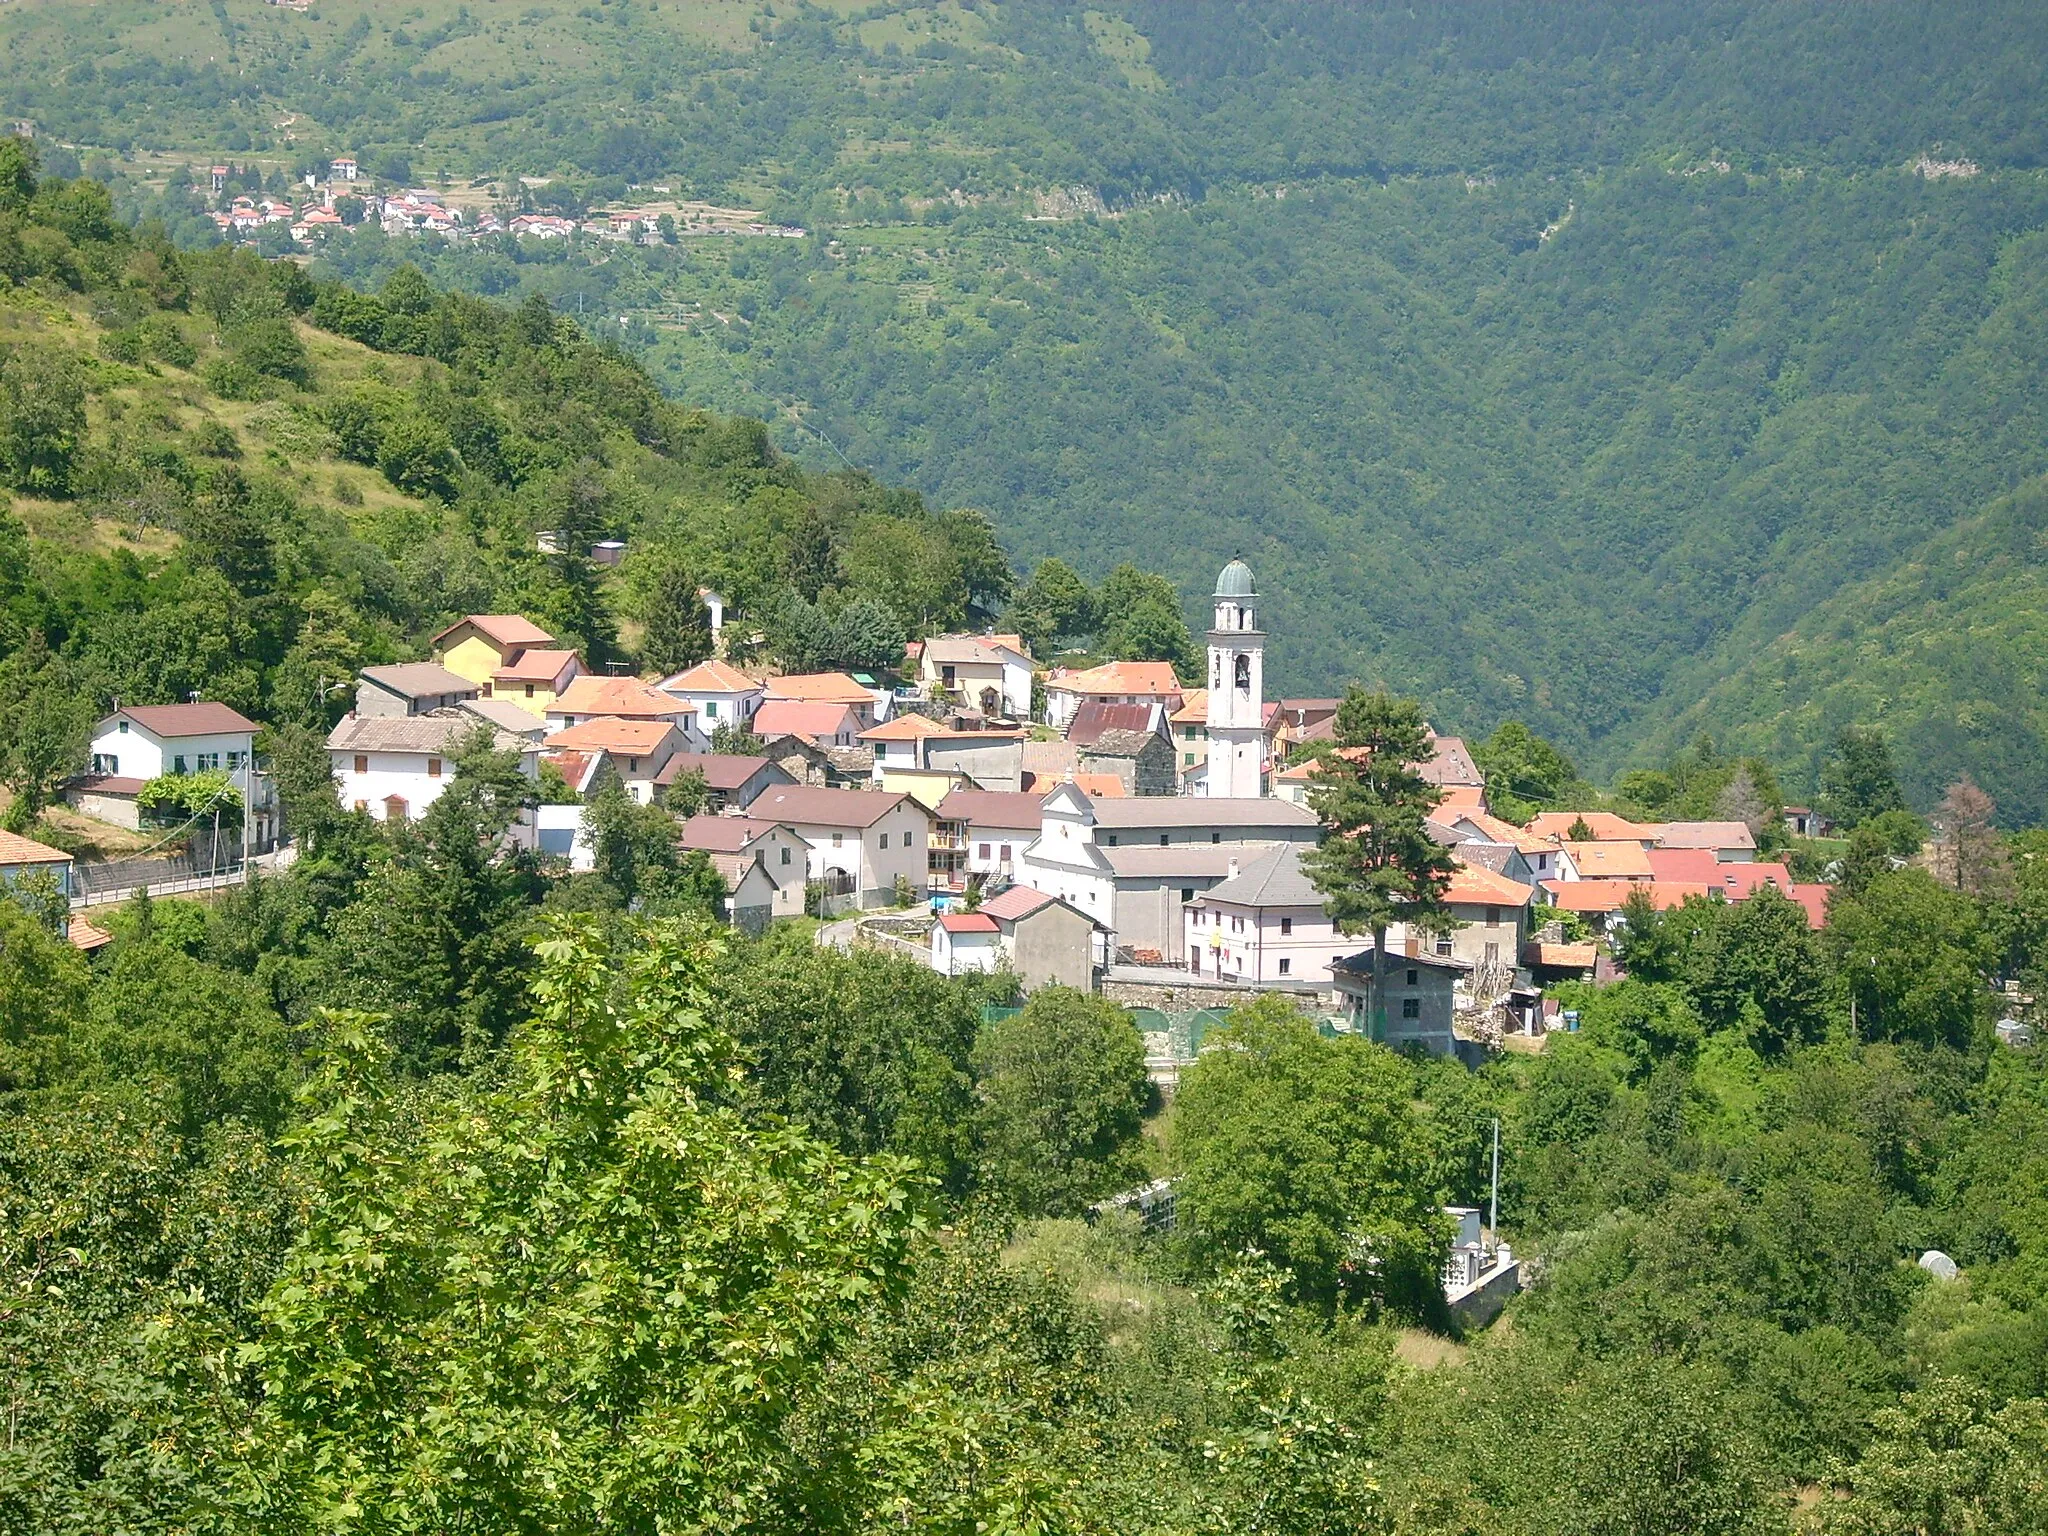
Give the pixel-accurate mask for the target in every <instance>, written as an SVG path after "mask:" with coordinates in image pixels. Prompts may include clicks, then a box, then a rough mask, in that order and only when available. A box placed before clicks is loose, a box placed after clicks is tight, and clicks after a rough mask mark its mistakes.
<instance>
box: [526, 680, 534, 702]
mask: <svg viewBox="0 0 2048 1536" xmlns="http://www.w3.org/2000/svg"><path fill="white" fill-rule="evenodd" d="M526 696H527V697H528V698H529V699H530V698H532V697H533V684H531V683H528V684H527V685H526Z"/></svg>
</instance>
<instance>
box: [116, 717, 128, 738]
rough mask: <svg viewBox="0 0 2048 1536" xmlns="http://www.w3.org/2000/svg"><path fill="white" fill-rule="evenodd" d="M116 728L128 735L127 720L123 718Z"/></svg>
mask: <svg viewBox="0 0 2048 1536" xmlns="http://www.w3.org/2000/svg"><path fill="white" fill-rule="evenodd" d="M115 729H116V730H118V731H119V732H120V733H121V734H122V735H123V736H126V735H127V734H128V722H127V721H126V720H123V721H122V722H121V723H120V724H119V725H118V726H116V727H115Z"/></svg>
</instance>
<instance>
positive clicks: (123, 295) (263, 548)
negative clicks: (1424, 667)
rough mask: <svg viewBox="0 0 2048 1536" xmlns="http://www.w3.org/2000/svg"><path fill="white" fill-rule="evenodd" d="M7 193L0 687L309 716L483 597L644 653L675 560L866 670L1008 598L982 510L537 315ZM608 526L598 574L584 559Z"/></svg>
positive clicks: (672, 581) (662, 663)
mask: <svg viewBox="0 0 2048 1536" xmlns="http://www.w3.org/2000/svg"><path fill="white" fill-rule="evenodd" d="M17 146H18V141H15V140H0V182H5V181H7V179H8V177H7V174H5V173H10V172H13V171H18V170H19V167H20V164H21V162H20V159H19V155H18V149H17ZM10 153H12V154H14V156H15V158H14V160H13V163H12V165H11V166H10V164H9V163H8V161H7V159H6V156H7V155H9V154H10ZM29 185H30V186H31V188H32V196H30V197H29V198H27V199H20V198H18V197H17V198H16V202H17V203H18V204H20V206H17V207H15V208H12V209H8V208H6V207H4V206H0V234H4V235H5V236H6V239H7V241H8V242H10V244H8V245H7V246H5V247H4V248H0V256H6V255H7V254H8V252H9V251H10V250H11V251H12V252H13V253H14V254H13V255H12V256H10V257H9V258H8V259H9V260H10V261H14V262H15V263H16V266H17V267H18V266H20V265H26V266H28V267H30V268H32V269H33V270H34V275H31V276H28V277H27V278H26V279H25V280H23V281H19V282H11V283H9V284H8V285H6V286H5V287H0V483H4V484H5V485H6V487H7V488H8V498H7V510H4V511H0V702H4V705H5V707H7V708H13V709H23V710H26V709H27V708H28V707H29V705H28V702H26V701H30V700H36V699H44V698H46V697H47V694H48V690H47V689H46V688H45V685H54V687H55V691H56V692H57V693H59V694H61V696H62V697H63V698H65V699H67V700H70V701H73V702H74V703H76V704H77V705H78V707H80V708H85V707H90V706H91V705H94V704H97V705H104V704H105V703H106V701H107V700H109V699H111V698H114V697H116V696H118V697H120V698H122V699H125V700H127V701H128V702H130V703H154V702H167V701H172V700H178V699H182V698H184V697H186V696H187V695H188V694H190V693H193V692H199V693H203V694H205V695H206V696H208V697H212V698H218V699H222V700H224V701H226V702H228V703H230V704H233V705H235V706H237V707H239V708H242V709H244V710H247V711H249V712H251V713H252V714H255V715H256V716H258V717H259V718H262V719H264V720H266V721H269V722H272V723H276V724H280V725H285V724H300V725H308V726H319V725H322V724H323V723H324V722H326V721H328V720H331V719H332V718H333V717H334V716H335V715H336V714H337V713H338V712H339V711H340V710H341V709H343V708H345V707H346V701H347V688H346V686H345V685H346V683H347V681H348V680H349V679H350V678H352V677H353V675H354V673H355V671H356V670H357V669H358V668H359V667H360V666H362V665H364V664H365V663H373V662H379V661H390V660H397V659H401V658H404V657H408V656H413V655H418V654H422V653H423V649H424V645H425V642H426V640H427V637H428V636H429V635H431V634H432V633H433V632H434V631H435V630H436V629H438V628H440V627H441V626H442V625H443V624H445V623H446V622H447V621H448V620H449V619H451V618H452V617H454V616H457V615H460V614H463V613H472V612H485V611H490V612H500V611H514V612H522V613H527V614H530V615H531V616H533V617H534V618H536V619H538V620H539V621H540V622H542V623H543V624H545V625H547V626H548V627H549V628H550V629H552V630H553V631H554V632H555V633H556V634H557V635H559V636H561V637H562V638H563V639H564V640H565V641H567V642H570V643H573V644H574V645H576V646H577V647H578V648H579V649H581V650H582V651H583V652H584V654H585V655H586V657H587V658H588V659H589V661H590V662H591V663H592V664H593V665H597V666H605V665H607V664H610V663H614V662H618V663H625V664H631V665H638V666H642V667H654V668H667V667H671V666H677V665H681V664H683V663H684V662H687V661H689V660H693V659H695V658H696V655H697V654H701V653H702V651H703V650H704V649H705V648H707V647H708V644H709V636H708V632H707V631H706V629H705V628H704V620H703V616H702V613H701V606H700V605H695V597H694V594H695V592H696V589H697V586H698V584H699V583H708V584H713V585H715V586H717V587H718V588H719V589H720V590H721V591H723V592H725V593H726V594H727V596H728V597H729V598H730V599H731V600H732V601H733V602H734V603H736V604H737V605H738V608H739V610H740V612H741V613H743V614H744V615H746V616H747V618H748V619H749V620H751V622H752V623H754V624H758V625H760V626H761V628H762V630H763V631H764V632H765V639H764V640H763V641H762V642H760V643H761V644H763V645H764V646H765V647H766V648H767V649H768V650H769V651H770V652H771V653H772V654H774V655H775V656H777V657H778V658H779V659H781V660H783V661H785V662H789V663H793V664H796V665H856V666H869V667H872V666H878V665H881V664H884V663H887V662H889V661H891V660H895V659H900V657H901V654H902V645H903V641H904V639H905V638H906V636H907V635H909V634H910V633H912V632H913V630H915V631H916V632H920V633H921V632H923V631H924V630H925V629H927V628H931V627H942V626H946V625H954V624H960V623H963V622H966V621H967V620H968V619H969V618H970V617H971V616H972V615H973V614H975V613H977V612H981V611H983V610H985V609H987V608H989V607H993V606H994V605H995V604H996V603H998V602H999V601H1000V600H1001V598H1002V597H1003V596H1004V595H1005V594H1006V593H1007V592H1008V590H1009V573H1008V570H1007V568H1006V566H1005V565H1004V562H1003V559H1002V555H1001V552H1000V550H999V549H998V548H997V546H996V544H995V541H994V538H993V534H992V532H991V530H990V529H989V527H988V524H987V523H986V521H985V520H983V519H981V518H980V517H979V516H978V515H976V514H971V513H949V514H944V515H935V514H933V513H931V512H929V511H928V510H927V509H926V507H925V506H924V504H923V503H922V501H921V500H920V499H919V498H918V497H917V495H916V494H915V493H914V492H906V491H901V490H895V489H890V488H887V487H884V486H882V485H881V484H879V483H878V482H876V481H874V480H872V479H871V478H869V477H867V476H865V475H861V474H858V473H853V472H848V471H842V472H840V473H838V474H829V475H827V474H812V473H809V472H806V471H804V470H802V469H801V468H799V467H798V466H796V465H794V464H792V463H790V462H788V461H786V460H783V459H781V458H780V457H778V456H777V455H776V454H775V452H774V451H773V449H772V447H771V446H770V445H769V443H768V442H767V439H766V436H765V434H764V433H763V431H762V428H761V426H760V424H759V423H758V422H748V421H734V420H730V419H726V418H721V417H717V416H714V415H711V414H709V413H706V412H702V411H697V410H692V409H688V408H685V407H681V406H678V405H675V404H673V403H671V402H669V401H667V400H665V399H664V398H663V397H662V396H661V395H660V394H659V392H658V391H657V390H656V389H655V388H654V386H653V385H652V384H651V383H650V382H649V380H648V379H647V378H646V376H645V375H644V374H643V373H642V372H641V371H640V370H639V369H638V367H637V366H636V365H635V364H634V363H633V362H632V361H631V360H630V359H628V358H626V357H624V356H623V355H622V354H620V353H619V352H617V351H616V350H615V349H610V348H606V347H603V346H600V345H598V344H596V343H594V342H591V341H589V340H587V339H585V338H584V337H583V336H582V335H581V333H579V332H578V331H577V330H576V328H575V327H574V326H573V325H572V324H571V323H569V322H568V321H565V320H561V319H558V318H557V317H555V316H554V315H553V314H552V313H551V312H550V311H549V310H548V309H547V307H546V306H545V305H539V304H536V305H528V306H525V307H522V308H519V309H513V308H510V307H505V306H492V305H487V304H484V303H480V302H478V301H476V300H474V299H468V298H463V297H459V296H456V295H452V294H437V293H436V292H434V290H432V289H431V288H430V287H428V286H427V284H426V283H425V281H424V280H423V279H422V278H421V277H420V276H419V274H418V273H417V272H411V271H408V272H406V273H404V274H402V276H401V278H400V279H399V280H397V281H395V282H393V283H391V284H388V285H387V286H386V288H385V290H384V292H383V294H382V296H381V297H370V296H366V295H363V294H359V293H355V292H352V291H350V290H348V289H345V288H341V287H339V286H335V285H318V284H315V283H313V282H311V281H309V280H308V279H307V277H306V276H305V275H304V273H303V272H301V271H300V269H299V268H297V267H296V266H294V265H292V264H290V263H265V262H263V261H261V260H259V259H258V258H257V257H255V256H254V255H253V254H252V253H250V252H247V251H235V252H231V251H229V250H227V249H225V248H215V249H214V250H211V251H208V252H205V253H201V254H198V255H186V254H181V253H179V252H178V251H176V250H175V249H172V248H171V247H169V246H168V245H166V244H164V243H163V242H162V241H161V239H160V237H157V236H153V235H148V234H144V235H139V236H138V235H136V234H133V233H131V232H130V231H129V230H128V229H127V228H126V227H124V226H122V225H120V224H119V223H118V222H116V221H114V220H113V219H112V217H111V210H110V207H109V205H108V200H107V196H106V193H105V191H104V189H102V188H100V187H99V186H98V185H97V184H95V183H93V182H90V181H75V182H63V181H58V180H54V179H44V180H43V181H42V183H41V185H40V186H36V185H35V184H34V183H33V181H32V180H31V181H30V183H29ZM60 274H61V275H60ZM543 533H550V534H554V535H555V536H556V541H557V542H558V543H559V544H560V545H561V547H562V552H561V553H544V552H542V550H541V549H540V548H539V543H540V538H541V535H542V534H543ZM607 537H610V538H623V539H625V540H627V541H628V542H629V553H628V556H627V559H626V561H625V563H624V564H623V565H622V566H620V567H618V568H617V569H616V570H600V569H599V568H597V567H595V566H594V565H593V564H592V563H591V562H590V561H589V560H588V559H587V558H585V552H586V551H587V550H588V548H589V545H590V543H591V542H592V541H594V540H596V539H600V538H607ZM1139 580H1140V581H1141V582H1142V580H1143V579H1142V578H1139ZM693 608H694V617H693ZM1184 638H1185V637H1184V635H1183V636H1182V640H1183V642H1184ZM38 707H40V706H38ZM53 734H54V735H56V736H59V737H61V732H58V731H54V730H53ZM10 771H12V770H10Z"/></svg>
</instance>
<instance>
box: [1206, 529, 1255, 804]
mask: <svg viewBox="0 0 2048 1536" xmlns="http://www.w3.org/2000/svg"><path fill="white" fill-rule="evenodd" d="M1258 595H1259V594H1258V586H1257V583H1255V582H1254V581H1253V580H1252V568H1251V567H1250V566H1248V565H1246V564H1245V563H1244V561H1242V560H1232V561H1231V562H1230V564H1228V565H1226V566H1224V567H1223V569H1222V570H1221V571H1220V572H1218V573H1217V576H1216V594H1215V602H1216V609H1215V622H1214V624H1213V625H1212V626H1211V627H1210V630H1209V701H1208V704H1209V720H1208V738H1209V741H1208V749H1209V750H1208V760H1207V761H1206V762H1205V763H1204V764H1203V765H1202V767H1201V769H1200V770H1199V771H1197V772H1195V773H1192V774H1190V775H1189V776H1188V786H1187V787H1188V790H1189V792H1190V793H1192V794H1197V795H1207V796H1209V797H1211V798H1214V799H1219V800H1255V799H1258V798H1260V797H1261V796H1263V795H1265V794H1266V793H1267V792H1268V785H1269V784H1270V783H1271V778H1270V774H1271V768H1272V764H1271V762H1270V760H1269V753H1270V743H1271V738H1270V737H1269V736H1268V735H1267V732H1266V723H1265V722H1266V635H1265V631H1263V630H1261V629H1260V628H1259V626H1258V620H1257V618H1256V617H1255V616H1254V614H1253V611H1252V605H1253V604H1254V603H1255V602H1257V601H1258Z"/></svg>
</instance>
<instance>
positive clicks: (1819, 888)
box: [1785, 883, 1835, 928]
mask: <svg viewBox="0 0 2048 1536" xmlns="http://www.w3.org/2000/svg"><path fill="white" fill-rule="evenodd" d="M1834 890H1835V888H1834V887H1833V886H1832V885H1815V884H1812V883H1807V884H1802V885H1795V886H1793V887H1792V888H1791V889H1790V890H1788V891H1787V892H1786V893H1785V894H1786V895H1787V896H1790V897H1791V898H1792V899H1793V900H1794V901H1796V902H1798V903H1799V905H1800V906H1802V907H1804V908H1806V921H1807V925H1808V926H1809V927H1812V928H1825V927H1827V925H1828V898H1829V897H1830V896H1832V895H1833V894H1834Z"/></svg>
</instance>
